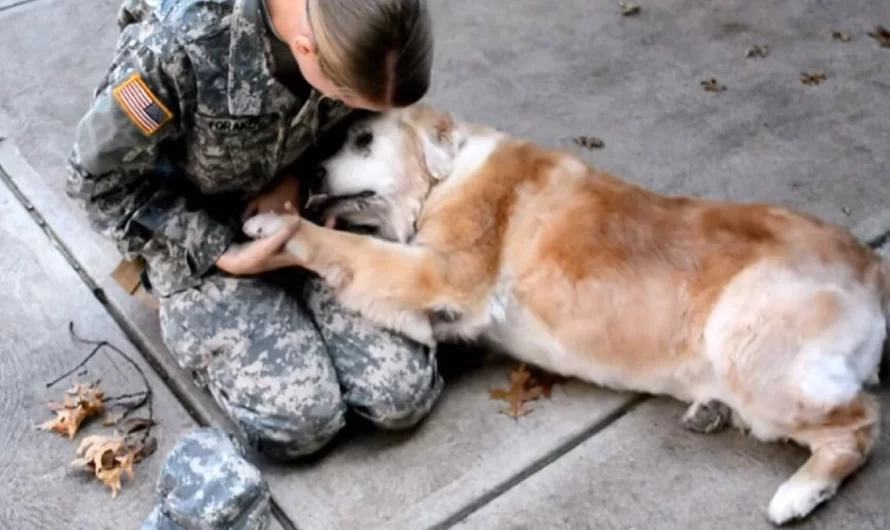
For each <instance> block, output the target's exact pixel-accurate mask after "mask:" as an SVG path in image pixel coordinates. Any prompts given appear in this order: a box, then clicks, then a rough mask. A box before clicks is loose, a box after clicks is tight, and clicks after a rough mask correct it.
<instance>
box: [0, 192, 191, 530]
mask: <svg viewBox="0 0 890 530" xmlns="http://www.w3.org/2000/svg"><path fill="white" fill-rule="evenodd" d="M0 249H2V251H0V271H2V274H0V338H2V340H0V343H2V349H0V417H2V418H3V425H2V428H0V476H2V484H0V492H2V494H0V528H3V529H9V530H13V529H14V530H44V529H60V530H61V529H62V528H65V529H71V530H80V529H83V530H87V529H89V530H97V529H101V530H119V529H121V528H138V526H139V525H140V524H141V523H142V521H143V520H144V519H145V517H146V516H147V515H148V513H149V512H150V511H151V507H152V505H153V504H154V486H155V482H156V480H157V476H158V472H159V470H160V468H161V464H162V463H163V459H164V456H165V455H166V454H167V452H168V451H169V450H170V448H171V447H172V446H173V444H175V443H176V440H177V438H178V437H179V436H181V435H182V434H184V433H185V432H186V431H187V430H189V429H191V428H193V427H194V426H195V422H194V421H193V420H192V419H191V418H190V417H189V415H188V414H187V413H186V411H185V409H184V408H183V407H182V405H180V403H179V402H178V401H177V400H176V398H175V397H174V396H173V395H172V394H171V393H170V391H169V390H167V388H166V387H165V385H164V383H163V382H162V381H161V379H160V378H159V377H157V375H155V374H154V373H153V372H152V371H151V369H150V368H149V366H148V365H147V363H145V362H144V361H143V360H142V359H141V357H140V355H139V353H138V351H137V350H136V349H135V348H134V347H133V346H132V345H131V344H130V343H129V342H128V341H127V339H126V337H125V336H124V335H123V333H121V331H120V330H119V329H118V327H117V325H116V324H115V322H114V320H113V319H112V318H111V317H110V316H109V315H108V313H107V312H106V311H105V310H104V308H103V307H102V305H101V304H100V303H99V302H98V301H97V300H96V299H95V298H93V296H92V294H91V293H90V290H89V289H88V288H87V286H86V285H84V284H83V282H81V281H80V278H78V276H77V274H76V273H75V272H74V270H73V269H72V268H71V266H70V264H69V263H68V262H67V261H66V260H65V259H64V258H63V257H62V255H61V254H59V253H58V252H57V251H56V250H55V249H54V248H53V246H52V245H51V244H50V242H49V240H47V238H46V237H45V236H44V234H43V232H42V231H41V230H40V228H39V227H38V225H37V224H35V223H34V221H33V219H32V218H31V216H30V215H29V214H28V212H27V211H26V209H25V208H24V207H23V206H22V205H21V204H20V203H19V202H18V200H17V199H16V197H14V196H13V194H12V193H11V192H10V190H9V189H8V188H7V187H5V186H4V185H2V183H0ZM69 321H73V322H74V324H75V331H77V333H78V334H79V335H82V336H84V337H87V338H94V339H101V340H107V341H109V342H110V343H111V344H113V345H115V346H117V347H119V348H121V349H122V350H123V352H124V353H125V354H127V355H128V356H130V357H131V358H132V359H138V362H139V364H140V365H141V367H142V369H143V371H145V373H146V375H147V377H148V381H149V384H150V385H151V388H152V391H153V393H154V398H153V400H154V401H153V404H154V419H155V420H156V421H157V422H158V425H157V427H155V428H154V432H153V435H154V436H155V437H156V438H157V440H158V451H157V452H156V453H155V454H154V455H152V456H150V457H149V458H148V459H146V460H144V461H143V462H141V463H139V464H137V466H136V469H135V471H136V479H135V480H134V481H132V482H128V481H127V480H126V479H125V480H124V482H123V489H122V490H121V491H120V493H119V494H118V496H117V498H116V499H114V500H112V498H111V495H110V490H108V489H107V488H106V487H104V486H103V485H102V484H100V483H99V482H98V481H97V480H95V479H94V478H92V477H91V476H90V475H89V473H86V472H83V471H80V470H77V469H74V468H72V467H70V466H69V463H70V462H71V461H72V460H74V457H75V448H76V447H77V445H78V444H79V443H80V442H81V440H83V439H84V437H85V436H88V435H91V434H108V433H109V429H103V428H102V425H101V423H102V420H101V419H100V420H99V421H98V422H97V421H91V422H86V423H84V425H83V428H82V430H81V432H80V433H79V434H78V435H77V437H76V438H75V439H74V440H68V439H66V438H63V437H61V436H59V435H58V434H55V433H49V432H40V431H38V430H37V429H35V426H36V425H38V424H40V423H43V422H44V421H46V420H49V419H51V418H52V417H53V414H52V412H51V411H50V410H49V409H48V408H47V406H46V404H47V402H48V401H50V400H53V401H61V399H62V396H63V395H64V392H65V391H66V390H68V389H69V388H70V387H71V386H73V385H74V383H75V382H87V381H95V380H96V379H101V383H100V386H101V388H102V389H103V390H104V391H105V395H106V396H107V397H112V396H119V395H122V394H130V393H134V392H139V391H141V390H143V389H144V387H143V383H142V380H141V379H140V377H139V373H138V372H137V371H136V370H135V369H134V368H133V367H132V366H130V365H129V364H128V363H127V362H126V361H125V360H124V359H123V358H121V357H119V356H117V355H116V354H115V353H113V352H111V351H108V350H106V351H104V352H101V353H100V354H98V355H97V356H96V357H94V359H93V360H92V361H91V362H90V363H88V364H87V365H86V373H81V371H80V370H78V371H77V373H76V374H74V375H72V377H70V378H68V379H66V380H64V381H62V382H60V383H59V384H58V385H56V386H54V387H52V388H47V387H46V384H47V383H49V382H51V381H53V379H55V378H56V377H58V376H60V375H62V374H64V373H65V372H66V371H68V370H70V369H72V368H74V367H75V366H76V365H77V363H78V362H79V361H80V360H81V359H83V358H84V357H86V355H87V354H88V353H89V352H90V350H91V349H92V347H91V346H89V345H83V344H77V343H75V342H73V341H72V340H71V337H70V336H69V334H68V322H69ZM109 406H110V403H109ZM134 416H141V417H147V412H146V411H145V409H142V410H141V411H138V412H137V413H135V414H134Z"/></svg>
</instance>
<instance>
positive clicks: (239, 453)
mask: <svg viewBox="0 0 890 530" xmlns="http://www.w3.org/2000/svg"><path fill="white" fill-rule="evenodd" d="M156 490H157V491H156V495H157V501H156V504H155V507H154V509H153V510H152V512H151V513H150V514H149V516H148V518H146V520H145V522H144V523H143V524H142V530H198V529H202V530H204V529H206V530H211V529H213V530H216V529H219V530H223V529H226V530H262V529H265V528H267V527H268V526H269V521H270V520H271V517H272V516H271V505H270V498H271V497H270V494H269V487H268V485H267V484H266V482H265V480H263V477H262V476H261V475H260V472H259V470H258V469H257V468H256V467H254V466H253V465H252V464H251V463H250V462H248V461H247V460H245V459H244V450H243V448H242V447H241V445H240V444H239V443H238V440H237V439H236V438H235V437H234V436H232V435H231V434H229V433H227V432H225V431H223V430H221V429H216V428H204V429H197V430H194V431H192V432H191V433H189V434H187V435H186V436H185V437H184V438H183V439H182V440H180V441H179V442H177V444H176V445H175V446H174V447H173V449H172V450H171V451H170V454H169V455H168V456H167V460H166V461H165V462H164V467H163V469H162V470H161V476H160V477H159V479H158V484H157V488H156Z"/></svg>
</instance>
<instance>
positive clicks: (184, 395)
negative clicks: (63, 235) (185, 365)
mask: <svg viewBox="0 0 890 530" xmlns="http://www.w3.org/2000/svg"><path fill="white" fill-rule="evenodd" d="M0 141H2V140H0ZM0 182H2V183H3V184H4V185H6V187H7V188H8V189H9V190H10V192H12V195H13V196H14V197H15V198H16V200H18V201H19V203H20V204H21V205H22V206H23V207H24V208H25V210H26V211H27V212H28V214H29V215H30V216H31V218H32V219H33V220H34V222H35V223H36V224H37V226H38V227H39V228H40V229H41V230H42V231H43V233H44V235H46V237H47V239H48V240H49V242H50V244H52V245H53V247H55V248H56V249H57V250H58V251H59V253H60V254H61V255H62V257H63V258H64V259H65V260H66V261H67V262H68V264H69V265H70V266H71V268H72V269H74V272H75V273H77V275H78V276H79V277H80V279H81V281H83V282H84V284H86V286H87V287H88V288H89V289H90V291H91V292H92V293H93V296H95V297H96V299H97V300H98V301H99V302H100V303H101V304H102V306H103V307H104V308H105V310H106V311H107V312H108V314H109V315H110V316H111V318H112V320H114V322H115V324H117V326H118V327H119V328H120V329H121V330H122V331H123V332H124V335H125V336H126V337H127V339H128V340H129V341H130V342H132V343H133V346H135V348H136V349H137V351H138V352H139V354H140V355H141V356H142V358H143V359H145V361H146V362H147V363H148V364H149V366H151V368H152V370H154V372H155V374H156V375H157V376H158V378H159V379H160V380H161V381H163V382H164V384H165V386H166V387H167V389H168V390H169V391H170V392H171V393H172V394H173V395H174V396H175V397H176V399H177V400H178V401H179V402H180V403H181V404H182V406H183V408H185V410H186V412H187V413H188V415H189V416H190V417H191V418H192V419H193V420H195V422H196V423H198V425H201V426H207V425H210V424H211V423H212V421H211V419H210V418H208V417H205V415H204V414H201V413H200V412H199V411H198V408H197V407H194V406H193V405H192V402H191V399H190V398H189V393H188V391H187V389H184V388H180V387H179V386H178V385H176V384H173V383H174V382H175V381H174V379H173V378H172V377H170V376H169V374H168V373H167V371H166V370H164V368H163V366H161V364H160V363H159V362H157V361H156V360H155V358H154V355H153V354H152V353H151V348H149V347H148V345H147V344H145V341H144V339H143V338H142V336H141V335H140V334H139V333H136V332H135V330H134V329H133V327H132V325H131V324H130V322H129V321H128V320H127V319H126V318H125V317H124V315H123V314H121V312H120V311H119V310H118V308H117V307H116V306H115V305H114V304H112V303H110V302H109V301H108V298H107V297H106V296H105V292H104V290H103V289H102V288H101V287H99V286H98V285H97V284H96V282H95V281H94V280H93V279H92V278H91V277H90V276H89V275H88V274H87V272H86V270H85V269H84V268H83V267H82V266H81V265H80V263H79V262H78V261H77V259H76V258H75V257H74V255H73V254H72V253H71V251H70V250H68V247H67V246H66V245H65V244H64V243H63V242H62V240H61V239H60V238H59V237H58V236H57V235H56V233H55V232H54V231H53V229H52V228H51V227H50V226H49V223H47V221H46V219H44V217H43V216H42V215H41V214H40V212H38V211H37V209H36V208H35V207H34V205H33V204H32V203H31V201H30V200H29V199H28V197H27V196H26V195H25V194H24V192H22V190H21V188H19V186H18V185H17V184H16V183H15V180H14V179H13V178H12V176H10V175H9V173H7V172H6V169H5V168H4V167H3V166H2V165H0ZM236 435H237V436H239V437H241V433H240V432H238V433H236ZM271 506H272V516H273V517H274V518H275V519H277V520H278V523H279V524H280V525H281V526H282V527H283V528H284V530H299V529H298V528H297V527H296V526H294V524H293V523H292V522H291V521H290V519H288V517H287V515H286V514H285V513H284V510H282V508H281V506H280V504H279V502H278V500H277V499H276V498H275V496H274V495H273V497H272V499H271Z"/></svg>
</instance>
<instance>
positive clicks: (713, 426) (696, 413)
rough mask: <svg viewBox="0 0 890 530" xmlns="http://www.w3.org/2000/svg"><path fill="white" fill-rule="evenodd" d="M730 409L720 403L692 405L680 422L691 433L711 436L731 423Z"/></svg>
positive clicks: (708, 402) (713, 401)
mask: <svg viewBox="0 0 890 530" xmlns="http://www.w3.org/2000/svg"><path fill="white" fill-rule="evenodd" d="M732 416H733V414H732V409H730V408H729V407H728V406H726V405H725V404H723V403H721V402H720V401H716V400H711V401H707V402H696V403H693V404H692V405H691V406H690V407H689V409H687V410H686V413H685V414H684V415H683V419H682V420H681V422H682V424H683V426H684V427H686V428H687V429H689V430H690V431H692V432H697V433H701V434H712V433H716V432H720V431H722V430H724V429H726V427H727V426H729V424H730V423H731V421H732Z"/></svg>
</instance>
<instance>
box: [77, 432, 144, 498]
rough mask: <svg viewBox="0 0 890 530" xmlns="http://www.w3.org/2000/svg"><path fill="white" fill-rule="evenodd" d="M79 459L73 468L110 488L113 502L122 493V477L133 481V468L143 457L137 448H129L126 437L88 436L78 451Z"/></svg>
mask: <svg viewBox="0 0 890 530" xmlns="http://www.w3.org/2000/svg"><path fill="white" fill-rule="evenodd" d="M75 455H76V456H77V458H75V459H74V460H72V461H71V465H72V466H74V467H79V468H81V469H84V470H86V471H89V472H91V473H92V474H93V475H94V476H95V477H96V478H97V479H99V481H100V482H101V483H102V484H104V485H105V486H108V487H109V488H111V498H112V499H114V498H116V497H117V495H118V493H119V492H120V490H121V477H122V476H124V475H125V476H126V477H127V479H129V480H131V481H132V480H133V479H134V478H135V476H136V472H135V470H134V469H133V465H134V464H135V463H136V462H138V461H139V460H140V459H141V457H140V455H139V450H138V449H137V448H136V446H134V445H131V444H128V443H127V439H126V438H125V437H123V436H103V435H94V436H87V437H86V438H84V439H83V441H82V442H80V445H78V446H77V450H76V451H75Z"/></svg>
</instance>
